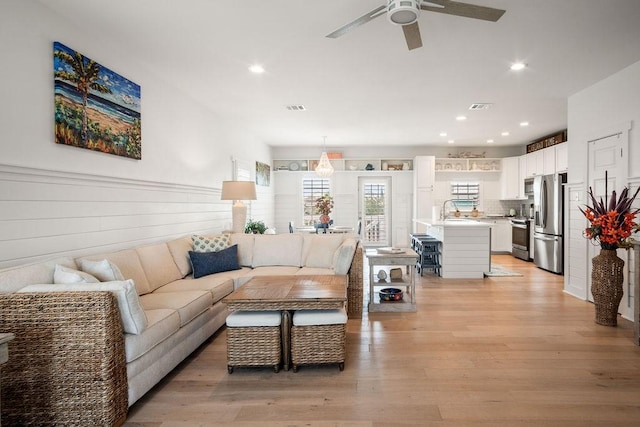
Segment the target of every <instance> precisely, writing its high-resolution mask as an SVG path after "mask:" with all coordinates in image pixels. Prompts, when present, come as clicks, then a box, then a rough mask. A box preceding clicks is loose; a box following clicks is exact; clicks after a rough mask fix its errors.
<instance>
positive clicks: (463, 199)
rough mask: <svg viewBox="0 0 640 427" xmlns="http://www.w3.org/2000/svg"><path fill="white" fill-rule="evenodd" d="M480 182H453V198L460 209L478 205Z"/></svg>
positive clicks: (470, 208) (468, 209)
mask: <svg viewBox="0 0 640 427" xmlns="http://www.w3.org/2000/svg"><path fill="white" fill-rule="evenodd" d="M479 195H480V184H479V183H477V182H452V183H451V200H453V203H454V204H455V206H456V208H457V209H458V210H460V211H470V210H472V209H473V208H477V207H478V200H479Z"/></svg>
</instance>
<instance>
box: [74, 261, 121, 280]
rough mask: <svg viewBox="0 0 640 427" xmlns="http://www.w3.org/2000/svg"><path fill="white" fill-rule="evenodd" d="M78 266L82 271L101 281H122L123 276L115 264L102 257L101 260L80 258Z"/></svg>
mask: <svg viewBox="0 0 640 427" xmlns="http://www.w3.org/2000/svg"><path fill="white" fill-rule="evenodd" d="M80 268H81V269H82V271H84V272H86V273H89V274H91V275H92V276H95V277H96V278H97V279H98V280H100V281H101V282H113V281H122V280H124V277H123V276H122V273H121V272H120V269H119V268H118V266H117V265H115V264H114V263H112V262H111V261H109V260H108V259H103V260H101V261H91V260H88V259H82V260H80Z"/></svg>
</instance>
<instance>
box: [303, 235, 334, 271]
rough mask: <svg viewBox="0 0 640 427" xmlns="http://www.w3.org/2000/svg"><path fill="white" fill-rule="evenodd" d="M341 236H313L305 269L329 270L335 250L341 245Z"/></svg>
mask: <svg viewBox="0 0 640 427" xmlns="http://www.w3.org/2000/svg"><path fill="white" fill-rule="evenodd" d="M342 239H343V237H342V235H341V234H318V235H314V236H313V240H312V241H311V246H310V247H309V253H308V254H307V259H306V260H305V262H304V266H305V267H317V268H331V267H333V258H334V255H335V252H336V250H337V249H338V247H339V246H340V245H341V244H342Z"/></svg>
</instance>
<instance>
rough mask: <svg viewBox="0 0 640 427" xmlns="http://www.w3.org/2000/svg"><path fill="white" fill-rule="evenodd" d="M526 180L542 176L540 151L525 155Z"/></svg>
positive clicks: (542, 164)
mask: <svg viewBox="0 0 640 427" xmlns="http://www.w3.org/2000/svg"><path fill="white" fill-rule="evenodd" d="M526 156H527V178H531V177H534V176H536V175H543V174H544V156H543V154H542V150H539V151H534V152H533V153H527V155H526Z"/></svg>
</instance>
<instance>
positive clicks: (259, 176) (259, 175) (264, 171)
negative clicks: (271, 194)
mask: <svg viewBox="0 0 640 427" xmlns="http://www.w3.org/2000/svg"><path fill="white" fill-rule="evenodd" d="M270 182H271V167H270V166H269V165H268V164H266V163H260V162H256V184H258V185H262V186H264V187H268V186H269V183H270Z"/></svg>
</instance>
